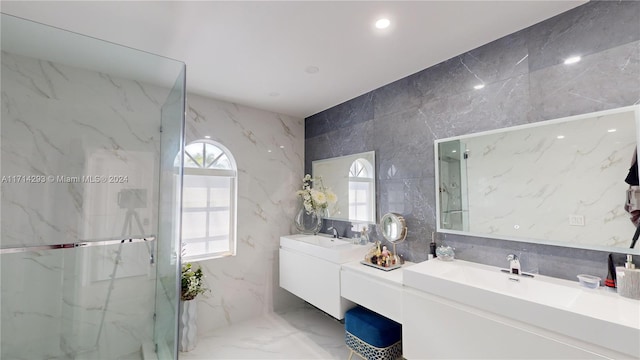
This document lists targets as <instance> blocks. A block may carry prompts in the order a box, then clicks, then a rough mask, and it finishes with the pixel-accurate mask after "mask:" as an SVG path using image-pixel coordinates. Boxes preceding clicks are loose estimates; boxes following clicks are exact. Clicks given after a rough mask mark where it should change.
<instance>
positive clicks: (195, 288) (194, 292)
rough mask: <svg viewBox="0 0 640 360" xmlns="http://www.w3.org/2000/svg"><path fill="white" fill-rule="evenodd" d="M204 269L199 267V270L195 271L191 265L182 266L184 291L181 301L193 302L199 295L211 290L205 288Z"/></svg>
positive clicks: (181, 293)
mask: <svg viewBox="0 0 640 360" xmlns="http://www.w3.org/2000/svg"><path fill="white" fill-rule="evenodd" d="M203 277H204V274H203V273H202V268H201V267H200V266H198V269H196V270H193V265H192V264H191V263H186V264H183V265H182V291H181V292H180V300H182V301H189V300H193V299H195V298H196V296H198V294H203V293H205V292H207V291H209V289H208V288H207V287H205V285H204V282H203V281H202V278H203Z"/></svg>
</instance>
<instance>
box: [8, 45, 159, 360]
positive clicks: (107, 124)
mask: <svg viewBox="0 0 640 360" xmlns="http://www.w3.org/2000/svg"><path fill="white" fill-rule="evenodd" d="M166 96H167V90H166V89H160V88H158V87H155V86H150V85H147V84H143V83H141V82H138V81H133V80H127V79H121V78H118V77H115V76H111V75H108V74H105V73H98V72H94V71H89V70H85V69H79V68H74V67H70V66H66V65H63V64H59V63H53V62H50V61H44V60H39V59H33V58H28V57H24V56H20V55H15V54H11V53H7V52H2V134H1V137H2V142H1V150H2V152H1V156H2V163H1V171H2V174H1V175H2V176H3V177H4V180H3V182H2V219H1V220H2V221H1V231H2V239H1V241H2V247H3V248H4V247H15V246H35V245H50V244H59V243H75V242H78V241H81V240H82V241H94V240H105V239H121V238H123V231H124V237H126V236H128V235H134V236H136V235H138V236H139V235H140V234H155V232H156V228H157V222H156V221H155V220H154V219H156V218H157V210H156V209H157V205H158V203H157V199H156V198H155V196H154V194H156V193H157V179H158V170H159V169H158V161H159V148H160V143H159V134H160V132H159V126H160V106H161V105H162V103H163V101H164V99H165V98H166ZM20 175H33V176H42V177H44V180H42V181H39V182H28V181H26V180H17V181H16V180H12V178H11V177H12V176H20ZM96 175H101V176H106V178H105V179H106V180H105V181H102V180H101V181H90V182H84V181H80V180H73V179H70V178H73V177H82V176H96ZM110 177H111V178H110ZM116 177H117V178H116ZM110 179H115V180H113V181H112V180H110ZM132 188H135V189H143V190H144V191H146V193H147V196H146V198H145V199H144V201H143V203H144V204H145V206H144V207H141V208H137V209H136V211H137V212H138V216H139V218H140V221H141V223H142V229H138V228H137V224H136V223H135V222H134V223H133V225H134V226H133V228H132V229H131V231H130V230H129V228H128V227H125V226H124V224H125V221H126V211H127V210H126V209H123V208H121V207H120V206H119V204H118V193H119V192H120V191H121V190H124V189H132ZM119 250H120V247H119V246H118V245H115V246H113V245H112V246H96V247H88V248H81V249H69V250H49V251H34V252H25V253H20V254H9V255H2V260H1V266H2V294H1V296H2V308H1V311H2V313H1V317H2V345H3V346H2V354H1V356H0V357H2V358H5V357H6V358H12V359H33V358H74V357H79V358H82V357H83V356H86V357H87V358H90V357H103V358H118V357H120V356H123V355H126V354H130V353H133V352H136V351H139V349H140V345H141V344H142V343H143V342H144V341H149V340H151V337H152V335H153V299H154V294H155V268H154V267H153V266H151V265H149V251H150V250H149V249H148V248H147V247H146V244H128V245H126V246H123V247H122V252H121V255H122V257H121V262H120V265H118V267H117V272H116V273H115V281H114V287H113V290H112V291H111V295H108V293H109V288H110V287H111V281H110V279H111V277H112V275H113V271H114V266H115V263H116V258H117V256H118V253H119ZM107 299H108V300H109V301H107ZM103 315H104V323H103ZM101 324H103V326H102V327H101ZM99 335H100V336H99ZM88 354H92V355H88Z"/></svg>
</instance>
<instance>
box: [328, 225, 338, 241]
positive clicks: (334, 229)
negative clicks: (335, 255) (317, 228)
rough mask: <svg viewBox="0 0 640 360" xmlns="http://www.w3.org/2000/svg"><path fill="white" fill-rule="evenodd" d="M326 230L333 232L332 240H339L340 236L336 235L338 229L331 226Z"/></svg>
mask: <svg viewBox="0 0 640 360" xmlns="http://www.w3.org/2000/svg"><path fill="white" fill-rule="evenodd" d="M327 230H333V238H334V239H340V235H338V229H336V228H334V227H333V226H332V227H330V228H328V229H327Z"/></svg>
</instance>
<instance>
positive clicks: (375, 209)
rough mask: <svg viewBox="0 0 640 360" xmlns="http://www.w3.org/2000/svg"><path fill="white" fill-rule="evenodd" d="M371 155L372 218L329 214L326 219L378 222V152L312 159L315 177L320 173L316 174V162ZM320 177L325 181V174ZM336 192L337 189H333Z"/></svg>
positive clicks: (312, 174)
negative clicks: (337, 216) (363, 218)
mask: <svg viewBox="0 0 640 360" xmlns="http://www.w3.org/2000/svg"><path fill="white" fill-rule="evenodd" d="M368 156H370V157H371V166H372V171H373V182H372V189H371V190H372V191H373V196H372V200H373V209H372V210H371V211H372V213H371V216H372V218H371V220H370V221H369V220H356V219H349V217H348V216H347V217H346V218H336V217H334V216H328V217H325V219H328V220H337V221H348V222H352V223H357V224H376V219H377V213H378V204H377V201H378V199H377V188H378V186H377V184H376V183H377V181H378V179H377V171H376V170H377V169H376V152H375V151H374V150H371V151H364V152H360V153H355V154H349V155H343V156H336V157H332V158H326V159H318V160H313V161H311V177H313V178H314V179H315V178H317V177H318V174H316V172H315V171H314V170H315V166H314V165H315V164H316V163H325V162H328V161H331V160H337V159H346V158H354V160H355V159H357V158H365V157H368ZM319 176H320V177H322V178H323V183H324V176H322V175H319ZM324 185H325V186H327V184H326V183H324ZM332 190H333V191H334V192H335V189H332ZM340 200H341V199H340V197H338V201H340ZM346 208H347V211H348V210H349V204H348V200H347V207H346Z"/></svg>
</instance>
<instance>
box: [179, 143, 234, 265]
mask: <svg viewBox="0 0 640 360" xmlns="http://www.w3.org/2000/svg"><path fill="white" fill-rule="evenodd" d="M237 183H238V180H237V168H236V163H235V160H234V159H233V156H232V155H231V152H230V151H229V150H228V149H227V148H225V147H224V146H223V145H222V144H219V143H217V142H215V141H211V140H200V141H196V142H192V143H190V144H189V145H187V146H185V148H184V179H183V181H182V244H183V253H182V258H183V260H185V261H194V260H204V259H212V258H217V257H223V256H230V255H235V254H236V202H237V197H238V195H237Z"/></svg>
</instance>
